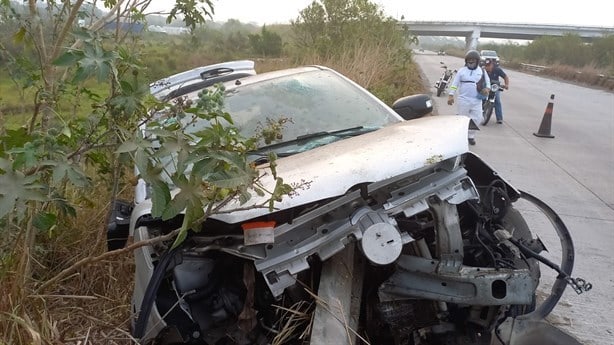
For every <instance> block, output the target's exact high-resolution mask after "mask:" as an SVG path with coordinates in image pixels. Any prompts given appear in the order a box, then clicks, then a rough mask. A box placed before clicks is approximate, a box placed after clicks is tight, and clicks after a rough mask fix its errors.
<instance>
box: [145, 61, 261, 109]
mask: <svg viewBox="0 0 614 345" xmlns="http://www.w3.org/2000/svg"><path fill="white" fill-rule="evenodd" d="M254 65H255V64H254V62H253V61H251V60H237V61H229V62H223V63H219V64H214V65H208V66H201V67H196V68H194V69H191V70H188V71H184V72H181V73H177V74H174V75H171V76H169V77H166V78H163V79H160V80H157V81H155V82H153V83H151V84H150V85H149V90H150V92H151V94H152V95H154V96H155V97H156V98H158V99H170V98H175V97H179V96H182V95H185V94H188V93H190V92H193V91H197V90H201V89H203V88H205V87H207V86H211V85H213V84H216V83H219V82H226V81H229V80H236V79H238V78H242V77H246V76H251V75H256V70H255V69H254Z"/></svg>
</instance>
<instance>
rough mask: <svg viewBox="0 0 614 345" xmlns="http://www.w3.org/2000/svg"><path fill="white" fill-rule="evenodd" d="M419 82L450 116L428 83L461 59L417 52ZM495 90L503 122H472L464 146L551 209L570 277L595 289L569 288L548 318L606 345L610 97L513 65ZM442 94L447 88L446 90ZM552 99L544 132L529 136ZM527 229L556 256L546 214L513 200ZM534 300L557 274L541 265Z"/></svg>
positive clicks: (609, 327) (613, 126) (612, 144)
mask: <svg viewBox="0 0 614 345" xmlns="http://www.w3.org/2000/svg"><path fill="white" fill-rule="evenodd" d="M414 60H415V61H416V63H417V64H418V65H419V66H420V68H421V70H422V73H423V77H424V78H425V79H424V81H425V84H426V85H427V86H430V89H429V90H430V91H431V97H432V98H433V100H434V107H435V109H434V115H441V114H455V112H456V105H454V106H448V105H447V103H446V99H447V96H446V95H442V96H440V97H437V96H436V94H435V92H436V90H435V88H434V86H433V85H434V84H435V81H436V80H437V79H439V77H440V76H441V74H442V73H443V69H441V68H440V66H441V63H440V62H443V63H444V64H446V65H448V67H450V68H453V69H455V68H460V67H461V66H462V64H463V60H462V59H460V58H456V57H452V56H438V55H436V54H435V53H433V52H416V55H415V57H414ZM502 67H503V68H504V70H505V71H506V72H507V73H508V75H509V77H510V89H509V90H507V91H505V92H504V93H503V95H502V100H503V101H502V102H503V107H504V122H503V124H497V123H496V122H495V120H494V114H493V118H492V119H491V122H490V123H489V124H488V125H487V126H483V127H481V128H480V131H479V132H478V134H477V144H476V145H475V146H470V149H471V150H472V151H474V152H475V153H477V154H478V155H479V156H480V157H482V158H483V159H484V160H486V162H488V163H489V164H490V165H491V166H492V167H494V168H495V170H497V171H498V172H499V174H500V175H501V176H502V177H503V178H505V179H506V180H508V181H509V182H510V183H511V184H512V185H513V186H514V187H516V188H517V189H520V190H522V191H525V192H527V193H530V194H532V195H534V196H536V197H538V198H539V199H541V200H542V201H544V202H545V203H546V204H548V205H549V206H550V207H552V208H553V209H554V210H555V211H556V212H557V213H558V215H559V216H560V217H561V219H562V220H563V222H564V223H565V225H566V226H567V227H568V228H569V230H570V232H571V235H572V238H573V241H574V247H575V266H574V271H573V274H572V276H573V277H581V278H583V279H585V280H587V281H589V282H590V283H592V285H593V288H592V290H590V291H589V292H585V293H582V294H576V293H575V292H574V291H573V290H572V289H571V288H569V287H568V288H567V289H566V290H565V294H564V295H563V298H562V299H561V301H560V302H559V304H558V305H557V307H556V308H555V309H554V311H553V313H552V314H551V315H550V316H549V317H548V320H549V321H550V322H551V323H552V324H554V325H556V326H558V327H560V328H562V329H564V330H565V331H567V332H568V333H570V334H572V335H573V336H574V337H576V338H577V339H578V340H580V341H581V342H582V343H583V344H586V345H612V344H614V307H613V306H614V93H612V92H610V91H605V90H598V89H593V88H589V87H583V86H578V85H573V84H571V83H568V82H562V81H557V80H552V79H548V78H542V77H539V76H535V75H530V74H525V73H521V72H519V71H513V70H509V69H506V68H505V65H503V66H502ZM446 94H447V92H446ZM551 95H555V97H554V100H553V101H552V103H553V108H552V109H553V110H552V114H551V125H550V130H549V134H551V135H553V136H554V138H543V137H538V136H535V135H534V133H536V132H539V128H540V125H541V122H542V120H543V119H544V116H545V113H546V107H547V105H548V103H549V102H551V100H550V96H551ZM517 208H518V209H519V210H520V211H521V212H522V214H523V215H524V217H525V219H526V220H527V222H528V223H529V226H530V227H531V229H532V231H533V232H534V234H536V235H537V236H539V237H540V239H541V240H542V241H543V242H544V243H545V244H546V247H547V248H548V250H549V252H548V253H545V255H546V256H547V257H548V258H549V259H551V261H554V262H557V263H558V262H560V243H559V240H558V237H557V236H556V233H555V232H554V228H553V227H552V226H551V224H550V222H549V220H548V219H547V218H546V217H545V216H543V214H542V213H541V212H540V211H539V210H538V209H537V208H536V207H534V206H533V205H531V204H530V203H528V202H525V201H522V200H521V201H520V202H519V203H518V204H517ZM541 270H542V282H541V284H540V287H539V288H538V296H541V297H543V296H545V295H547V294H548V293H549V291H550V288H551V286H552V282H553V281H554V279H555V277H556V273H555V272H554V271H553V270H551V269H549V268H547V267H545V266H544V265H542V268H541Z"/></svg>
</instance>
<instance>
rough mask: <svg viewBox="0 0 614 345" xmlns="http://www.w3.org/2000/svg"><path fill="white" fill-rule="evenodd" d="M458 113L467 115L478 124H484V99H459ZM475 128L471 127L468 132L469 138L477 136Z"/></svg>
mask: <svg viewBox="0 0 614 345" xmlns="http://www.w3.org/2000/svg"><path fill="white" fill-rule="evenodd" d="M456 104H457V111H458V114H457V115H463V116H467V117H469V118H470V119H472V120H473V122H475V124H476V125H477V126H479V125H481V124H482V121H484V116H482V101H481V100H480V99H476V100H475V102H473V101H472V102H467V101H466V100H458V101H457V103H456ZM475 132H477V131H476V130H475V129H470V130H469V132H468V133H467V138H471V139H473V138H475Z"/></svg>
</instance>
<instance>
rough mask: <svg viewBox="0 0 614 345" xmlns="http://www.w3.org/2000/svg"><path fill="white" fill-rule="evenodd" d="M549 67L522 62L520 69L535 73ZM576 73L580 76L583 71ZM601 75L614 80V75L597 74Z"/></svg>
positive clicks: (600, 77)
mask: <svg viewBox="0 0 614 345" xmlns="http://www.w3.org/2000/svg"><path fill="white" fill-rule="evenodd" d="M548 68H549V67H548V66H540V65H531V64H528V63H521V64H520V69H521V70H523V71H528V72H533V73H541V72H543V71H545V70H547V69H548ZM576 74H577V75H578V76H579V75H581V74H582V72H581V71H576ZM597 76H598V77H599V79H606V80H607V81H612V80H614V75H610V76H608V75H605V74H598V75H597Z"/></svg>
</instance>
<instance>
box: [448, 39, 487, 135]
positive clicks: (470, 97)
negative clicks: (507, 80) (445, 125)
mask: <svg viewBox="0 0 614 345" xmlns="http://www.w3.org/2000/svg"><path fill="white" fill-rule="evenodd" d="M479 63H480V53H479V52H478V51H477V50H469V51H468V52H467V54H465V66H463V67H461V68H460V69H459V70H458V72H457V73H456V75H455V76H454V80H453V81H452V84H451V85H450V92H449V94H448V105H452V104H454V95H455V94H456V100H457V102H456V104H457V114H458V115H463V116H467V117H469V118H470V119H471V120H473V122H474V123H475V125H476V126H477V125H478V124H480V123H482V120H483V117H482V100H483V99H484V97H485V96H487V95H488V93H489V92H490V78H488V73H486V72H485V71H484V69H483V68H481V67H480V68H478V67H479ZM478 89H479V90H478ZM475 134H476V130H474V129H469V130H468V134H467V139H468V141H469V144H471V145H475Z"/></svg>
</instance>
